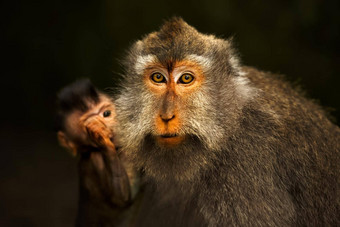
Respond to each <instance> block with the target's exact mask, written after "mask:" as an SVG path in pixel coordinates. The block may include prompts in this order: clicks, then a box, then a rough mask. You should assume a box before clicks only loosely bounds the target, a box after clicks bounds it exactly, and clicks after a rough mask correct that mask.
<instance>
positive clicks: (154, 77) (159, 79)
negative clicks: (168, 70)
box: [151, 73, 166, 83]
mask: <svg viewBox="0 0 340 227" xmlns="http://www.w3.org/2000/svg"><path fill="white" fill-rule="evenodd" d="M151 80H153V81H154V82H156V83H165V82H166V80H165V77H164V76H163V75H162V74H161V73H154V74H152V75H151Z"/></svg>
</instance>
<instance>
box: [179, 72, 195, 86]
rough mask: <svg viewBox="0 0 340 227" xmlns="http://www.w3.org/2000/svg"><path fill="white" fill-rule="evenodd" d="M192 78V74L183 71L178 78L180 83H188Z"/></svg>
mask: <svg viewBox="0 0 340 227" xmlns="http://www.w3.org/2000/svg"><path fill="white" fill-rule="evenodd" d="M193 80H194V76H193V75H191V74H189V73H184V74H183V75H182V76H181V77H180V78H179V80H178V82H180V83H182V84H189V83H191V82H192V81H193Z"/></svg>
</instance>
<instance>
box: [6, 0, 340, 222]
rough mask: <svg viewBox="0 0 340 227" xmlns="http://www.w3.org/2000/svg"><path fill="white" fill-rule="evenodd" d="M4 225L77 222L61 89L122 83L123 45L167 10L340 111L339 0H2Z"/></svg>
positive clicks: (155, 23) (73, 169) (248, 62)
mask: <svg viewBox="0 0 340 227" xmlns="http://www.w3.org/2000/svg"><path fill="white" fill-rule="evenodd" d="M0 6H1V8H0V10H1V13H0V15H1V16H0V17H1V35H0V37H1V38H0V40H1V55H2V60H1V65H2V66H1V78H2V79H1V85H2V86H1V89H0V90H1V103H2V107H1V115H2V116H1V124H0V125H1V130H0V136H1V137H0V143H1V144H0V145H1V158H0V168H1V171H0V177H1V178H0V226H73V223H74V217H75V214H76V207H77V175H76V160H75V159H73V158H72V157H71V156H70V155H68V153H67V152H66V151H64V150H63V149H62V148H60V147H59V145H58V143H57V140H56V135H55V132H54V131H53V114H54V111H55V110H54V108H55V97H56V93H57V91H58V90H60V88H62V87H63V86H65V85H66V84H68V83H70V82H72V81H74V80H76V79H77V78H82V77H89V78H91V80H92V81H93V82H94V84H96V85H97V86H98V87H99V88H101V89H104V88H107V87H114V86H115V80H116V78H117V75H118V73H119V72H121V69H120V67H119V64H118V63H117V59H120V58H121V57H122V56H123V55H124V51H125V50H126V49H127V48H128V47H129V45H131V44H132V43H133V42H134V41H136V40H137V39H140V38H141V37H142V36H143V35H144V34H146V33H149V32H151V31H154V30H157V29H158V27H159V26H160V25H161V24H162V21H163V20H164V19H167V18H169V17H171V16H173V15H177V16H182V17H183V18H184V19H185V20H186V21H187V22H188V23H189V24H191V25H193V26H195V27H196V28H197V29H198V30H199V31H201V32H204V33H214V34H216V35H217V36H219V37H224V38H228V37H230V36H234V38H235V39H234V40H235V44H236V47H237V49H238V50H239V52H240V55H241V59H242V62H243V63H244V64H246V65H252V66H255V67H257V68H259V69H262V70H266V71H272V72H275V73H281V74H285V75H287V78H288V80H290V81H292V82H294V83H296V82H297V83H298V84H300V85H301V86H302V87H303V88H304V90H306V91H307V93H308V94H309V96H310V97H311V98H313V99H316V100H319V101H320V103H321V104H322V105H323V106H325V107H328V108H329V109H330V110H333V111H331V113H332V115H333V116H335V117H336V118H338V119H340V112H339V111H340V101H339V98H340V94H339V91H338V88H339V82H340V76H339V75H340V74H339V73H340V65H339V63H340V57H339V47H340V45H339V38H340V37H339V30H340V16H339V12H340V11H339V10H340V7H339V1H337V0H334V1H323V0H296V1H282V2H281V3H280V2H278V1H264V0H258V1H236V0H235V1H223V0H210V1H201V0H196V1H187V2H184V1H177V0H172V1H164V2H160V1H155V0H148V1H134V2H131V1H109V0H106V1H105V0H97V1H94V0H93V1H90V0H86V1H79V0H78V1H71V0H67V1H66V0H52V1H42V0H39V1H20V0H19V1H7V2H3V3H1V5H0Z"/></svg>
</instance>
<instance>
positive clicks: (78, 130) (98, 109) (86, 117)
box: [59, 94, 116, 153]
mask: <svg viewBox="0 0 340 227" xmlns="http://www.w3.org/2000/svg"><path fill="white" fill-rule="evenodd" d="M87 106H88V110H87V111H86V112H81V111H80V110H76V111H74V112H72V113H70V114H69V115H68V116H67V117H66V122H65V126H66V127H65V132H61V135H60V138H59V140H62V141H63V139H64V140H65V141H66V142H65V143H66V144H67V145H66V146H65V147H66V148H68V149H70V150H72V153H77V152H79V148H80V147H83V146H91V147H97V148H107V147H108V146H110V147H112V144H113V137H114V132H113V130H114V127H115V125H116V112H115V106H114V103H113V101H112V100H111V99H110V98H109V97H108V96H106V95H104V94H100V95H99V102H97V103H94V102H91V101H88V102H87ZM65 143H62V142H61V144H65ZM69 144H70V145H69ZM74 150H77V152H75V151H74Z"/></svg>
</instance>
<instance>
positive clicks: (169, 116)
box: [160, 114, 175, 122]
mask: <svg viewBox="0 0 340 227" xmlns="http://www.w3.org/2000/svg"><path fill="white" fill-rule="evenodd" d="M160 117H161V118H162V120H163V121H164V122H168V121H170V120H172V119H174V118H175V115H174V114H161V115H160Z"/></svg>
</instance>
